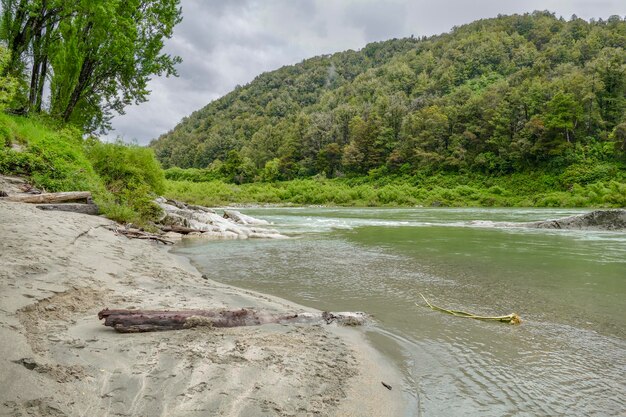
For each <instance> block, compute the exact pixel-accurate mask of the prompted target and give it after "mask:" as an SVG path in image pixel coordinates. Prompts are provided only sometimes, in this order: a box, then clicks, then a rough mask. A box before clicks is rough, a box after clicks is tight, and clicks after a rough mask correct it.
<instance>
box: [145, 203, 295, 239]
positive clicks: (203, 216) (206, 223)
mask: <svg viewBox="0 0 626 417" xmlns="http://www.w3.org/2000/svg"><path fill="white" fill-rule="evenodd" d="M155 202H156V203H157V204H158V205H159V207H161V209H163V211H164V213H165V215H164V216H163V218H162V219H161V220H160V221H159V223H160V224H162V225H164V226H181V227H185V228H190V229H194V230H197V232H191V233H189V234H187V235H185V236H184V237H190V238H194V237H195V238H203V239H248V238H249V237H254V238H262V239H277V238H278V239H280V238H286V237H287V236H284V235H281V234H280V233H278V231H276V230H272V229H264V228H260V227H251V226H252V225H255V226H256V225H267V224H269V222H267V221H265V220H260V219H255V218H254V217H250V216H246V215H245V214H241V213H239V212H238V211H235V210H225V211H224V216H221V215H219V214H217V213H216V212H215V211H214V210H212V209H210V208H207V207H202V206H194V205H189V204H185V203H183V202H180V201H176V200H171V199H166V198H163V197H159V198H157V199H155ZM171 240H178V239H177V238H173V239H171Z"/></svg>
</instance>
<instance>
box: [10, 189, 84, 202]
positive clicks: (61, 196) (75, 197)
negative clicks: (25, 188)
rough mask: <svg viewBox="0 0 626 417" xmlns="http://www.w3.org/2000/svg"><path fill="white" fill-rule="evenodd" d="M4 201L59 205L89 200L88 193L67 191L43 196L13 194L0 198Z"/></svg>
mask: <svg viewBox="0 0 626 417" xmlns="http://www.w3.org/2000/svg"><path fill="white" fill-rule="evenodd" d="M2 200H5V201H15V202H20V203H39V204H41V203H61V202H63V201H80V200H87V201H90V200H91V193H90V192H89V191H69V192H64V193H44V194H13V195H10V196H8V197H2Z"/></svg>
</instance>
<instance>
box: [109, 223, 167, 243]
mask: <svg viewBox="0 0 626 417" xmlns="http://www.w3.org/2000/svg"><path fill="white" fill-rule="evenodd" d="M107 229H109V230H110V231H112V232H114V233H115V234H116V235H124V236H126V237H127V238H129V239H145V240H154V241H157V242H161V243H163V244H165V245H173V244H174V242H172V241H171V240H167V239H165V238H163V237H162V236H159V235H156V234H154V233H148V232H144V231H143V230H139V229H134V228H124V227H108V228H107Z"/></svg>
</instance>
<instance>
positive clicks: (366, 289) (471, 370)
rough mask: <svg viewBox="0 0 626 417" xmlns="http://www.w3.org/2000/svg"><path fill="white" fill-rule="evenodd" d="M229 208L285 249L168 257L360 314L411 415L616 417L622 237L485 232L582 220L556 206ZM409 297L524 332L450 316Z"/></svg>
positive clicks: (210, 249) (623, 401)
mask: <svg viewBox="0 0 626 417" xmlns="http://www.w3.org/2000/svg"><path fill="white" fill-rule="evenodd" d="M241 211H242V212H243V213H245V214H248V215H252V216H255V217H258V218H263V219H266V220H269V221H271V222H272V223H273V226H272V227H273V228H275V229H278V230H280V231H282V232H283V233H286V234H288V235H290V236H291V237H292V238H291V239H287V240H244V241H219V242H217V241H187V242H185V243H183V244H181V246H180V247H179V248H178V249H177V250H176V251H177V253H179V254H182V255H185V256H187V257H189V258H191V260H192V261H193V262H194V264H195V265H196V266H197V267H198V268H199V269H200V270H201V271H202V272H203V273H205V274H207V275H208V276H209V278H211V279H214V280H216V281H220V282H223V283H226V284H230V285H234V286H238V287H243V288H248V289H253V290H257V291H260V292H264V293H268V294H273V295H276V296H279V297H282V298H285V299H288V300H291V301H294V302H296V303H299V304H302V305H306V306H310V307H315V308H318V309H321V310H331V311H347V310H352V311H355V310H357V311H365V312H367V313H369V314H371V315H373V317H374V318H375V323H374V324H373V325H372V326H369V327H367V328H366V329H365V332H366V333H367V336H368V338H369V339H370V340H371V341H372V343H373V344H374V345H375V346H376V347H377V348H378V349H380V350H381V351H382V352H383V353H384V354H385V355H388V357H390V358H391V359H392V360H393V361H395V363H397V364H398V366H399V367H400V369H401V370H402V372H403V375H404V384H403V387H402V389H403V390H404V392H405V394H406V399H407V407H408V409H409V414H410V415H416V416H418V415H419V416H573V415H576V416H611V415H616V416H624V415H626V233H618V232H596V231H563V230H537V229H526V228H515V227H503V226H502V225H499V224H498V222H511V221H513V222H520V221H522V222H523V221H534V220H543V219H551V218H559V217H564V216H568V215H572V214H580V213H582V212H583V211H580V210H563V209H559V210H549V209H546V210H538V209H423V208H415V209H379V208H372V209H354V208H337V209H331V208H262V209H245V210H241ZM419 293H423V294H424V295H425V296H426V297H427V298H428V299H429V301H431V302H432V303H434V304H438V305H441V306H445V307H449V308H454V309H459V310H465V311H471V312H474V313H477V314H484V315H494V314H498V315H499V314H508V313H511V312H516V313H518V314H519V315H520V316H521V317H522V320H523V323H522V325H520V326H511V325H506V324H499V323H485V322H480V321H475V320H471V319H463V318H457V317H452V316H449V315H446V314H442V313H439V312H436V311H432V310H430V309H428V308H425V307H423V305H424V303H423V301H422V300H421V297H420V296H419ZM416 302H417V303H418V304H420V306H417V305H416V304H415V303H416ZM398 388H400V387H398Z"/></svg>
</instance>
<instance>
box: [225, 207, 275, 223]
mask: <svg viewBox="0 0 626 417" xmlns="http://www.w3.org/2000/svg"><path fill="white" fill-rule="evenodd" d="M224 218H225V219H231V220H233V221H234V222H235V223H239V224H246V225H247V224H255V225H266V224H270V223H269V222H268V221H267V220H261V219H255V218H254V217H251V216H246V215H245V214H241V213H239V212H238V211H235V210H224Z"/></svg>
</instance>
